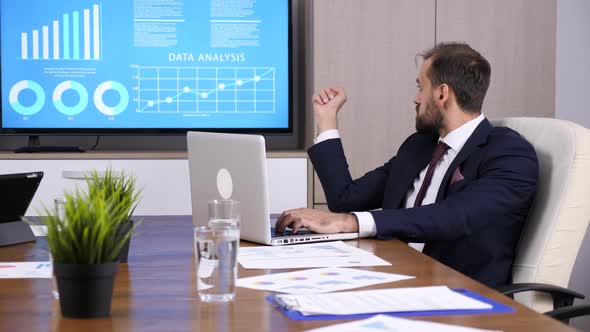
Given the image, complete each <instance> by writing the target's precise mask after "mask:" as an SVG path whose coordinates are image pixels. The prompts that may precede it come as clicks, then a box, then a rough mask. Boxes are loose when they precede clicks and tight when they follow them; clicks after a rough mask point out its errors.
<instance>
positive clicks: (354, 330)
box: [307, 315, 497, 332]
mask: <svg viewBox="0 0 590 332" xmlns="http://www.w3.org/2000/svg"><path fill="white" fill-rule="evenodd" d="M379 331H390V332H432V331H437V332H494V331H492V330H482V329H475V328H472V327H463V326H457V325H449V324H441V323H433V322H423V321H418V320H411V319H404V318H397V317H391V316H385V315H376V316H373V317H371V318H368V319H363V320H357V321H355V322H350V323H343V324H336V325H331V326H327V327H321V328H319V329H313V330H307V332H379ZM495 332H497V331H495Z"/></svg>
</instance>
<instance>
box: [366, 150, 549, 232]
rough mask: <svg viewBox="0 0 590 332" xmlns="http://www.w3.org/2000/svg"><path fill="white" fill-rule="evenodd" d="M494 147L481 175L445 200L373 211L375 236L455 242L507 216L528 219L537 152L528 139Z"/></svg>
mask: <svg viewBox="0 0 590 332" xmlns="http://www.w3.org/2000/svg"><path fill="white" fill-rule="evenodd" d="M490 150H492V149H490ZM496 150H497V151H488V152H487V155H486V156H485V157H484V159H483V160H484V161H483V162H482V163H481V165H480V168H479V171H478V178H477V179H474V180H472V181H471V182H470V183H468V184H467V186H466V187H465V188H464V189H463V190H462V191H460V192H457V193H453V194H451V195H449V196H448V197H447V198H446V199H444V200H442V201H439V202H437V203H434V204H430V205H425V206H422V207H418V208H410V209H400V210H393V209H387V210H381V211H372V212H371V214H373V217H374V218H375V223H376V226H377V236H378V237H379V238H381V239H389V238H392V237H403V238H407V239H410V240H411V241H420V242H421V241H432V240H436V241H452V240H456V239H459V238H461V237H464V236H469V235H470V234H471V233H473V232H476V231H479V230H482V229H485V227H487V226H488V225H489V224H490V223H494V222H501V221H502V220H505V219H506V218H505V217H506V216H508V215H512V214H517V215H521V216H524V218H526V216H527V214H528V211H529V209H530V205H531V202H532V199H533V197H534V194H535V191H536V183H537V176H538V162H537V157H536V154H535V151H534V150H533V148H532V147H531V146H530V145H529V144H528V142H526V141H524V140H518V141H516V142H514V141H510V143H509V144H508V145H507V146H506V147H504V148H502V149H496ZM524 218H522V220H524Z"/></svg>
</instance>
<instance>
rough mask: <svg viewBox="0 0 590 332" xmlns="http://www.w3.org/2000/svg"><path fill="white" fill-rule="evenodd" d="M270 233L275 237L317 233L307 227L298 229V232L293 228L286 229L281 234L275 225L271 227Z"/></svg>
mask: <svg viewBox="0 0 590 332" xmlns="http://www.w3.org/2000/svg"><path fill="white" fill-rule="evenodd" d="M270 234H271V235H272V236H273V237H276V236H291V235H305V234H315V233H314V232H312V231H310V230H308V229H305V228H303V229H302V228H300V229H299V230H298V231H297V233H293V230H291V229H285V231H284V232H283V233H282V234H281V233H276V231H275V228H274V227H271V228H270Z"/></svg>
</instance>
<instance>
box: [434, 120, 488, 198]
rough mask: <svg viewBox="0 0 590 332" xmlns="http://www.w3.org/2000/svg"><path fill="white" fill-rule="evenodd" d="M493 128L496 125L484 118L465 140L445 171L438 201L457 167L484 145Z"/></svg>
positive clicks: (437, 196) (437, 195)
mask: <svg viewBox="0 0 590 332" xmlns="http://www.w3.org/2000/svg"><path fill="white" fill-rule="evenodd" d="M493 128H494V127H493V126H492V125H491V124H490V122H489V121H488V119H484V120H483V121H482V122H481V123H480V124H479V125H478V126H477V128H475V131H473V134H471V136H470V137H469V139H468V140H467V142H465V145H463V148H462V149H461V151H459V154H457V157H455V159H454V160H453V162H452V163H451V165H450V166H449V168H448V169H447V172H446V173H445V176H444V177H443V180H442V182H441V184H440V188H439V189H438V193H437V194H436V202H438V201H440V200H441V199H442V198H443V195H444V192H445V191H446V189H447V185H448V183H449V178H450V177H451V175H452V174H453V172H454V171H455V169H456V168H457V167H459V165H461V163H462V162H464V161H465V160H466V159H467V158H469V156H470V155H471V154H472V153H473V152H475V151H477V150H478V149H479V148H480V146H482V145H484V144H485V143H486V142H487V140H488V136H489V135H490V132H491V131H492V129H493Z"/></svg>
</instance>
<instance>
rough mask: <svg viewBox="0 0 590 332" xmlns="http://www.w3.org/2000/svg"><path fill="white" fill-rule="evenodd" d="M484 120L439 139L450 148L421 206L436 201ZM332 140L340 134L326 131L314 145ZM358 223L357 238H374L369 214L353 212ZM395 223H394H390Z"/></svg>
mask: <svg viewBox="0 0 590 332" xmlns="http://www.w3.org/2000/svg"><path fill="white" fill-rule="evenodd" d="M484 119H485V117H484V115H483V113H482V114H480V115H479V116H478V117H477V118H475V119H473V120H471V121H469V122H467V123H465V124H463V125H462V126H461V127H459V128H457V129H455V130H453V131H451V132H450V133H448V134H447V136H446V137H445V138H439V139H438V140H439V142H440V141H443V142H444V143H445V144H447V145H448V146H449V147H450V148H449V149H448V150H447V153H445V154H444V155H443V157H442V158H441V160H440V161H439V162H438V164H437V166H436V168H435V169H434V174H433V175H432V181H431V182H430V186H429V187H428V190H427V191H426V196H425V197H424V200H423V201H422V205H428V204H432V203H434V201H435V200H436V195H437V193H438V189H439V188H440V185H441V182H442V180H443V177H444V176H445V173H446V172H447V170H448V169H449V166H451V163H452V162H453V160H454V159H455V157H456V156H457V154H458V153H459V151H461V149H462V148H463V145H465V142H467V140H468V139H469V137H470V136H471V134H473V132H474V131H475V128H477V126H478V125H479V124H480V122H482V121H483V120H484ZM333 138H340V134H339V133H338V130H337V129H331V130H326V131H324V132H322V133H321V134H320V135H318V137H317V138H316V144H317V143H320V142H323V141H325V140H328V139H333ZM427 169H428V165H426V167H425V168H424V169H423V170H422V171H421V172H420V175H419V176H418V177H417V178H416V179H415V180H414V185H413V186H412V187H411V188H410V190H408V193H407V195H406V203H405V207H406V208H411V207H413V206H414V202H415V201H416V196H417V195H418V191H420V187H421V186H422V182H423V181H424V177H425V176H426V170H427ZM353 213H354V214H355V215H356V217H357V219H358V223H359V237H370V236H375V235H376V234H377V225H375V219H374V218H373V215H372V214H371V213H370V212H353ZM392 222H395V221H392Z"/></svg>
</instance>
